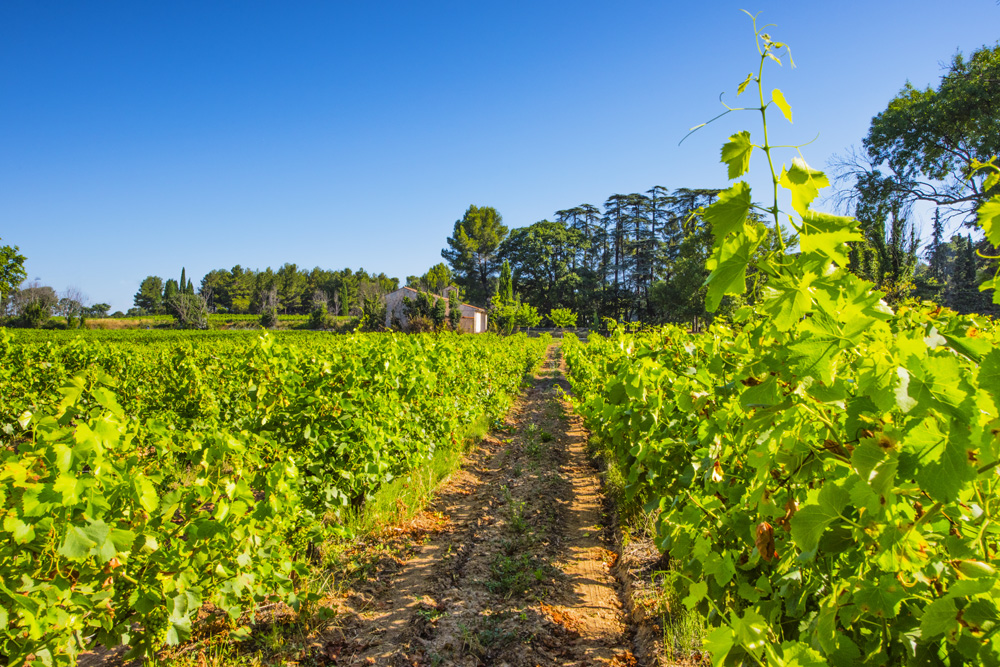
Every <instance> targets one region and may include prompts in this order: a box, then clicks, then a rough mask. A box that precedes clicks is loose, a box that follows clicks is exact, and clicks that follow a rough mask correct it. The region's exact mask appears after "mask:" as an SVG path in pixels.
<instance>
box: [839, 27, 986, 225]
mask: <svg viewBox="0 0 1000 667" xmlns="http://www.w3.org/2000/svg"><path fill="white" fill-rule="evenodd" d="M863 147H864V149H863V150H864V153H863V155H857V154H856V155H852V156H850V157H849V158H847V159H846V160H841V161H840V163H839V164H838V165H837V167H838V171H839V172H840V174H841V176H842V177H844V176H846V177H848V178H849V179H850V180H851V181H852V182H855V183H856V184H857V188H856V189H855V190H854V195H849V196H855V195H861V194H863V192H864V189H865V188H867V187H869V186H873V187H884V185H885V184H888V185H890V186H891V188H889V193H888V194H889V195H891V196H893V197H895V198H896V199H898V200H899V201H900V202H901V203H902V204H903V205H904V208H903V209H902V212H903V214H904V215H905V213H906V207H908V206H911V205H912V204H914V203H915V202H918V201H923V202H930V203H933V204H935V205H938V206H941V207H944V208H945V209H946V210H948V211H949V212H950V213H951V214H954V215H958V216H960V217H961V218H962V219H964V220H965V221H966V222H971V221H972V215H973V213H974V212H975V211H976V209H978V208H979V206H980V205H981V204H982V203H983V202H984V201H985V200H986V198H987V196H988V193H987V192H985V191H984V190H983V180H984V177H979V176H976V177H973V178H969V176H970V173H971V167H972V165H973V163H974V162H975V161H976V160H979V161H987V160H989V159H990V158H991V157H993V156H994V155H997V154H1000V45H997V46H992V47H989V46H986V47H983V48H981V49H979V50H977V51H975V52H973V54H972V55H971V56H970V57H969V58H968V59H966V58H964V57H963V56H962V55H961V54H959V55H956V56H955V57H954V58H953V60H952V62H951V66H950V67H949V68H948V71H947V72H946V73H945V74H944V76H943V77H942V78H941V82H940V84H939V85H938V87H937V88H936V89H934V88H931V87H930V86H928V87H927V88H925V89H924V90H920V89H918V88H916V87H914V86H913V85H912V84H910V83H907V84H906V85H905V86H904V87H903V89H902V90H901V91H900V92H899V94H898V95H897V96H896V97H895V98H893V99H892V100H891V101H890V102H889V105H888V106H887V107H886V109H885V111H882V112H881V113H879V114H878V115H877V116H875V118H873V119H872V122H871V127H870V128H869V130H868V135H867V136H866V137H865V138H864V141H863ZM866 175H867V176H868V178H866ZM871 175H875V176H876V177H875V178H871ZM883 181H885V183H883Z"/></svg>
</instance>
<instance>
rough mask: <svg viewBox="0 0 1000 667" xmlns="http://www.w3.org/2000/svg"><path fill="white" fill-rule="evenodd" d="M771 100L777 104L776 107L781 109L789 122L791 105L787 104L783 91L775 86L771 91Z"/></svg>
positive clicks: (790, 120) (790, 119)
mask: <svg viewBox="0 0 1000 667" xmlns="http://www.w3.org/2000/svg"><path fill="white" fill-rule="evenodd" d="M771 100H772V101H773V102H774V103H775V104H777V105H778V108H779V109H781V113H783V114H784V115H785V118H787V119H788V122H789V123H791V122H792V107H790V106H788V102H787V101H785V95H784V93H782V92H781V91H780V90H778V89H777V88H775V89H774V90H772V91H771Z"/></svg>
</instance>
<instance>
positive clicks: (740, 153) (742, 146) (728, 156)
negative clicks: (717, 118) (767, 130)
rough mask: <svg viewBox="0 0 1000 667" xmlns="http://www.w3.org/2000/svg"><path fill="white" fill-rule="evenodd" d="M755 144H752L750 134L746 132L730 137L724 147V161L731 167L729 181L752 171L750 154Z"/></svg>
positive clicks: (722, 160)
mask: <svg viewBox="0 0 1000 667" xmlns="http://www.w3.org/2000/svg"><path fill="white" fill-rule="evenodd" d="M751 153H753V144H752V143H750V133H749V132H747V131H746V130H744V131H742V132H737V133H736V134H734V135H733V136H731V137H729V141H727V142H726V143H725V144H723V145H722V159H721V160H720V162H725V163H726V164H727V165H728V166H729V180H733V179H734V178H739V177H740V176H742V175H743V174H745V173H747V171H749V170H750V154H751Z"/></svg>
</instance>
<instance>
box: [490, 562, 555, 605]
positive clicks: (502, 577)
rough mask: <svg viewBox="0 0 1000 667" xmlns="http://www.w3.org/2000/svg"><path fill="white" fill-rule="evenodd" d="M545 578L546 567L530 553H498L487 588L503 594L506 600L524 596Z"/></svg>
mask: <svg viewBox="0 0 1000 667" xmlns="http://www.w3.org/2000/svg"><path fill="white" fill-rule="evenodd" d="M544 580H545V568H544V566H542V565H540V564H538V563H537V562H536V559H535V558H534V557H532V556H531V555H530V554H527V553H524V552H521V553H520V554H518V555H517V556H508V555H506V554H502V553H500V554H497V555H496V556H494V558H493V562H492V563H490V578H489V579H488V580H487V581H486V589H487V590H488V591H489V592H490V593H494V594H496V595H501V596H503V598H504V599H505V600H507V599H510V598H511V597H512V596H514V595H516V596H518V597H520V596H523V595H524V594H525V593H527V592H528V591H529V590H531V589H532V587H534V585H535V584H536V583H538V582H540V581H544Z"/></svg>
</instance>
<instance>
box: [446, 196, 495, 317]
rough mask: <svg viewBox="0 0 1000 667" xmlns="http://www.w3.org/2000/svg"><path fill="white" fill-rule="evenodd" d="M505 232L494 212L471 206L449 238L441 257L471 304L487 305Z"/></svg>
mask: <svg viewBox="0 0 1000 667" xmlns="http://www.w3.org/2000/svg"><path fill="white" fill-rule="evenodd" d="M507 233H508V229H507V227H506V226H505V225H504V224H503V218H502V217H501V216H500V214H499V213H497V211H496V209H494V208H492V207H489V206H483V207H482V208H480V207H478V206H475V205H473V206H470V207H469V208H468V210H467V211H466V212H465V215H464V216H462V219H461V220H456V221H455V229H454V231H453V232H452V235H451V236H449V237H448V239H447V242H448V248H446V249H444V250H442V251H441V256H442V257H443V258H444V259H445V260H447V261H448V263H449V264H450V265H451V268H452V271H453V272H454V273H455V280H456V282H457V283H458V284H459V285H460V286H461V287H462V289H463V291H464V292H465V294H466V295H467V296H466V298H468V299H469V300H470V301H472V302H477V303H487V302H488V301H489V298H490V296H491V294H492V290H491V285H490V280H491V278H492V277H493V274H494V273H496V270H497V251H498V249H499V248H500V244H501V243H502V242H503V240H504V239H505V238H507Z"/></svg>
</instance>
